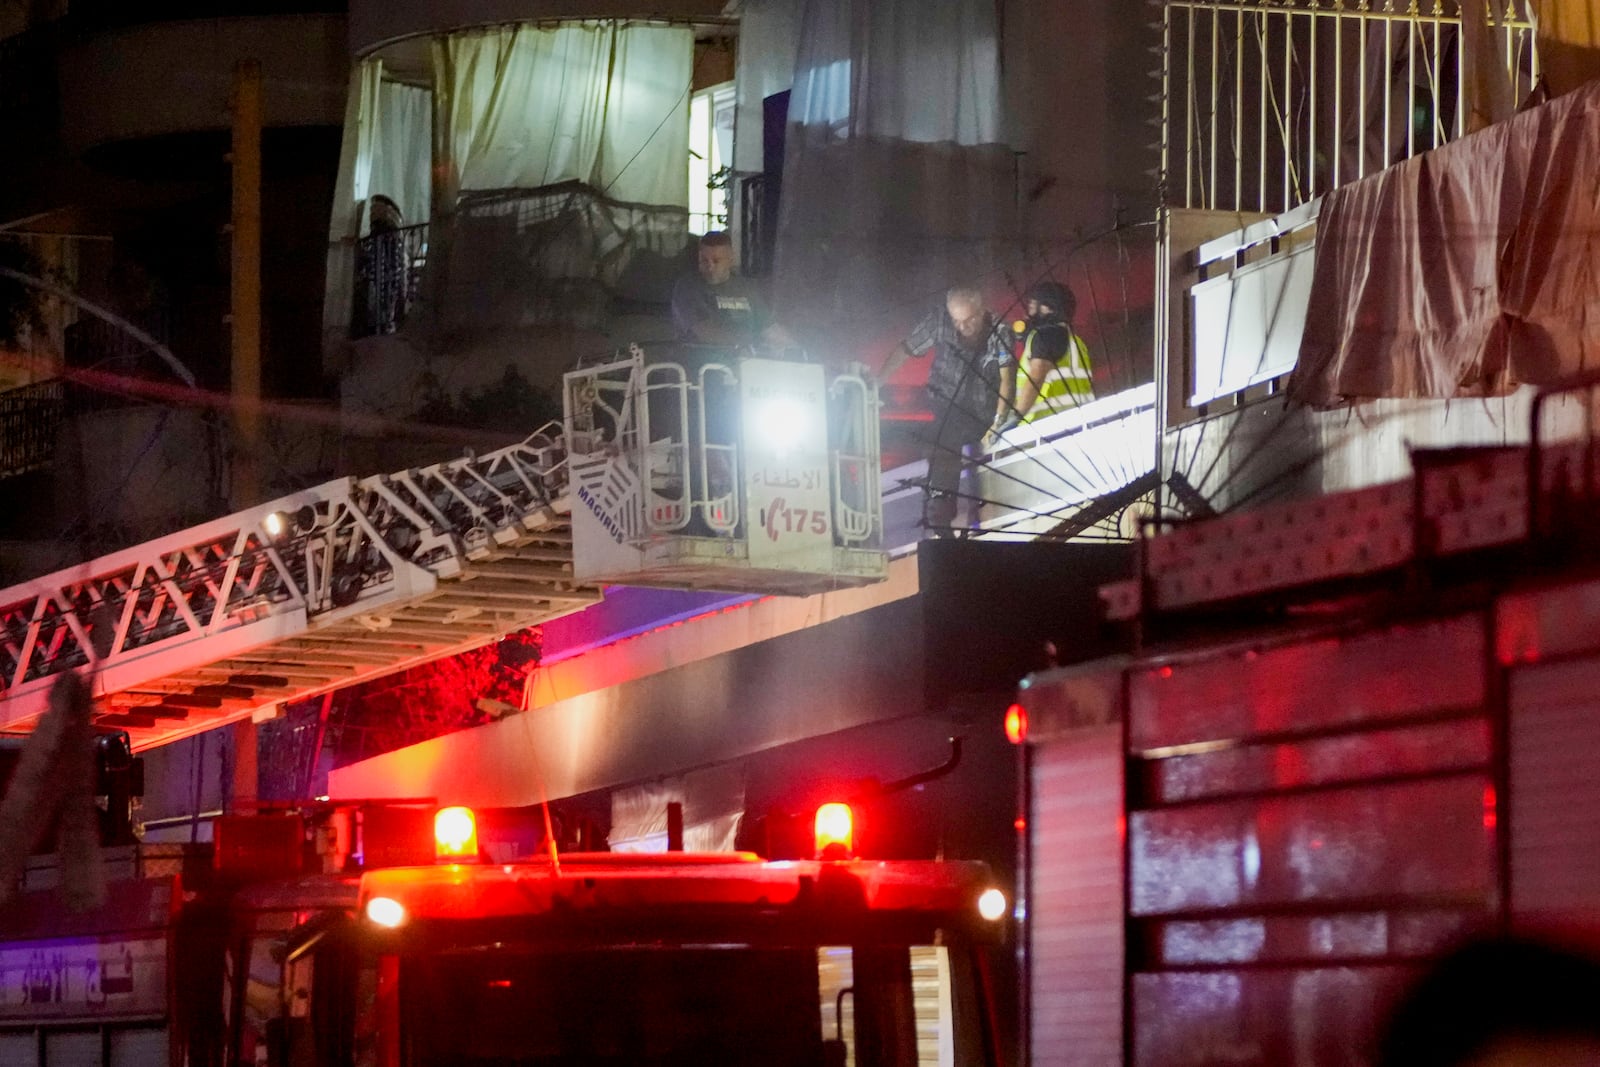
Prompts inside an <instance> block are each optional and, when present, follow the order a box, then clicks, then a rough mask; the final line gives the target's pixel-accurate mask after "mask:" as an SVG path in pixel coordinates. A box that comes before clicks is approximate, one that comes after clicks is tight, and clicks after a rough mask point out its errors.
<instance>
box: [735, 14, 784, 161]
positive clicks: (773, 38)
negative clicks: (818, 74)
mask: <svg viewBox="0 0 1600 1067" xmlns="http://www.w3.org/2000/svg"><path fill="white" fill-rule="evenodd" d="M800 9H801V5H800V3H799V0H745V4H744V6H743V7H742V8H740V10H739V53H738V59H737V64H738V65H737V67H736V69H735V71H734V97H735V107H736V109H737V110H736V111H735V113H734V120H733V121H734V137H733V151H734V157H733V169H734V170H737V171H743V172H745V173H756V172H758V171H760V170H762V169H763V160H762V123H763V118H764V114H765V112H764V109H763V104H764V102H765V100H766V99H767V97H769V96H771V95H772V94H773V93H781V92H783V91H784V90H786V89H788V88H789V87H790V86H792V85H793V84H794V60H795V54H796V53H797V51H798V50H799V47H800V14H801V11H800Z"/></svg>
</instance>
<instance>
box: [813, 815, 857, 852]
mask: <svg viewBox="0 0 1600 1067" xmlns="http://www.w3.org/2000/svg"><path fill="white" fill-rule="evenodd" d="M816 842H817V858H818V859H822V860H847V859H849V858H850V857H851V856H852V855H854V853H855V815H854V814H853V813H852V812H851V811H850V805H848V804H824V805H822V807H820V808H818V809H817V823H816Z"/></svg>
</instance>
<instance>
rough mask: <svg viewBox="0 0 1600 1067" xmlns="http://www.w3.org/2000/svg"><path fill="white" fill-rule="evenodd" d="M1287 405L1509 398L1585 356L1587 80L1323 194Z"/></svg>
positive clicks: (1591, 295) (1599, 228)
mask: <svg viewBox="0 0 1600 1067" xmlns="http://www.w3.org/2000/svg"><path fill="white" fill-rule="evenodd" d="M1316 256H1317V260H1316V269H1315V273H1314V277H1313V280H1312V285H1311V294H1310V307H1309V308H1308V309H1307V312H1306V324H1305V333H1304V336H1303V340H1302V341H1301V346H1300V358H1299V365H1298V367H1297V368H1296V370H1295V372H1294V374H1293V377H1292V378H1291V380H1290V383H1289V392H1290V395H1291V396H1292V397H1294V398H1295V399H1298V400H1302V401H1306V402H1309V403H1313V404H1331V403H1339V402H1342V401H1345V400H1359V399H1364V398H1371V397H1436V398H1441V397H1459V396H1485V395H1495V394H1503V393H1507V392H1510V391H1511V390H1512V389H1514V388H1515V387H1516V386H1518V385H1520V384H1523V383H1531V384H1542V383H1545V382H1549V381H1552V380H1554V379H1556V378H1559V377H1562V376H1565V375H1568V374H1571V373H1574V372H1576V371H1578V370H1580V369H1582V368H1584V367H1586V366H1592V365H1594V364H1595V363H1596V362H1600V82H1590V83H1589V84H1587V85H1585V86H1583V87H1582V88H1580V89H1578V90H1577V91H1575V92H1573V93H1570V94H1568V95H1566V96H1563V97H1560V98H1558V99H1557V100H1555V101H1554V102H1552V103H1549V104H1546V105H1543V106H1541V107H1537V108H1534V109H1531V110H1529V111H1526V112H1523V113H1522V114H1520V115H1517V116H1515V117H1514V118H1512V119H1511V120H1509V121H1507V122H1503V123H1499V124H1497V125H1495V126H1492V127H1490V128H1488V129H1486V130H1483V131H1481V132H1479V133H1476V134H1473V135H1471V136H1469V137H1465V138H1463V139H1462V140H1460V141H1457V142H1455V143H1453V144H1450V145H1447V146H1445V147H1443V148H1440V149H1437V150H1435V151H1433V152H1429V153H1426V154H1425V155H1421V156H1417V157H1415V158H1413V159H1410V160H1408V161H1406V162H1404V163H1401V164H1399V165H1397V166H1393V167H1390V168H1388V169H1387V170H1384V171H1382V172H1381V173H1378V174H1375V175H1373V176H1372V177H1369V178H1366V179H1365V180H1362V181H1358V182H1355V183H1352V184H1350V185H1346V186H1344V187H1342V188H1339V189H1336V190H1334V191H1333V192H1331V193H1329V194H1327V197H1326V199H1325V201H1324V203H1323V205H1322V212H1321V218H1320V220H1319V224H1318V234H1317V252H1316Z"/></svg>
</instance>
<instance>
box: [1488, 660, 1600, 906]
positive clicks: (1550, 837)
mask: <svg viewBox="0 0 1600 1067" xmlns="http://www.w3.org/2000/svg"><path fill="white" fill-rule="evenodd" d="M1597 678H1600V659H1588V660H1583V661H1581V662H1573V663H1562V664H1556V665H1553V666H1548V667H1531V668H1523V669H1520V670H1517V671H1515V672H1513V674H1512V676H1511V752H1510V768H1511V797H1510V813H1509V815H1510V832H1511V838H1510V846H1511V911H1512V916H1513V917H1514V919H1515V920H1516V921H1518V922H1523V923H1542V922H1559V923H1568V922H1592V921H1596V920H1600V775H1596V774H1595V766H1594V754H1595V753H1596V752H1600V687H1597V686H1596V679H1597Z"/></svg>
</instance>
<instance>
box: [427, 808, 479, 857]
mask: <svg viewBox="0 0 1600 1067" xmlns="http://www.w3.org/2000/svg"><path fill="white" fill-rule="evenodd" d="M433 854H434V858H436V859H438V860H441V861H447V862H451V863H475V862H476V861H477V859H478V817H477V816H476V815H475V814H473V811H472V809H471V808H464V807H459V806H458V807H450V808H440V809H439V811H438V813H437V814H435V815H434V817H433Z"/></svg>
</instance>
